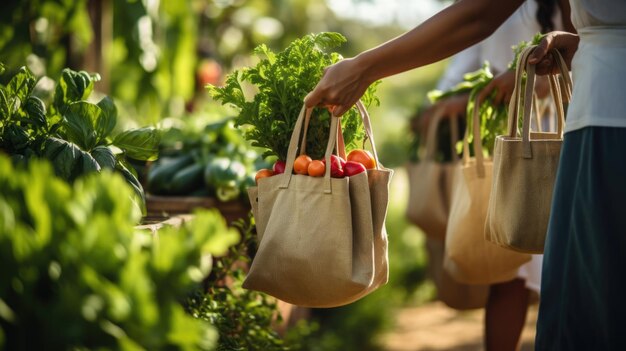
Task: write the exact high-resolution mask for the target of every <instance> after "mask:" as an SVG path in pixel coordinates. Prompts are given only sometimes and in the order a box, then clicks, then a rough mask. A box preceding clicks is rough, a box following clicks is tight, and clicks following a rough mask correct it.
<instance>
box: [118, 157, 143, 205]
mask: <svg viewBox="0 0 626 351" xmlns="http://www.w3.org/2000/svg"><path fill="white" fill-rule="evenodd" d="M115 169H117V170H118V171H119V172H120V173H121V174H122V175H123V176H124V179H126V181H127V182H128V184H130V185H131V186H132V187H133V190H134V191H135V194H136V195H137V197H138V198H139V200H140V203H139V207H140V208H141V213H142V214H143V215H144V216H145V215H146V193H145V192H144V190H143V186H141V183H139V180H138V179H137V177H136V176H135V175H134V174H133V173H132V172H131V171H130V170H129V169H128V168H126V167H125V166H124V165H123V164H122V163H121V162H118V163H117V164H116V165H115Z"/></svg>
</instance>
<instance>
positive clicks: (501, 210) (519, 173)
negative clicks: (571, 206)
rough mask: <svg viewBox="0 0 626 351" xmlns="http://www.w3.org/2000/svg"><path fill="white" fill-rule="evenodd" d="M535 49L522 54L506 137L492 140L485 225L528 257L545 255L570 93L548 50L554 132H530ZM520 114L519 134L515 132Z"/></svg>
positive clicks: (492, 236)
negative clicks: (555, 72) (531, 61)
mask: <svg viewBox="0 0 626 351" xmlns="http://www.w3.org/2000/svg"><path fill="white" fill-rule="evenodd" d="M534 49H535V46H531V47H528V48H526V49H525V50H524V51H523V52H522V54H521V55H520V59H519V61H518V64H517V69H516V76H515V90H514V91H513V97H512V98H511V103H510V105H509V123H508V134H507V135H500V136H498V137H497V138H496V142H495V148H494V162H493V168H494V169H493V182H492V188H491V194H490V199H489V209H488V211H487V220H486V222H485V236H486V238H487V240H489V241H491V242H493V243H495V244H498V245H500V246H503V247H505V248H508V249H511V250H515V251H520V252H526V253H542V252H543V248H544V242H545V237H546V233H547V228H548V221H549V217H550V206H551V201H552V189H553V187H554V180H555V178H556V172H557V168H558V164H559V157H560V151H561V144H562V142H563V124H564V123H565V109H566V105H567V103H569V100H570V99H571V88H572V83H571V80H570V77H569V72H568V70H567V66H565V63H564V61H563V58H562V57H561V55H560V54H559V52H558V51H557V50H552V51H551V52H550V53H551V55H553V57H554V58H555V60H556V61H557V63H558V64H559V68H560V76H559V75H549V77H548V78H549V81H550V91H551V93H552V98H553V100H554V102H555V103H556V112H557V131H556V133H537V132H531V130H530V115H531V110H532V108H531V106H532V103H533V89H534V82H535V66H534V65H530V64H528V58H529V56H530V53H531V52H532V51H533V50H534ZM524 72H525V73H526V76H525V77H524V75H523V73H524ZM559 78H560V79H559ZM524 79H525V81H526V82H525V84H524ZM520 115H521V116H522V129H521V131H518V129H519V127H518V121H519V118H520Z"/></svg>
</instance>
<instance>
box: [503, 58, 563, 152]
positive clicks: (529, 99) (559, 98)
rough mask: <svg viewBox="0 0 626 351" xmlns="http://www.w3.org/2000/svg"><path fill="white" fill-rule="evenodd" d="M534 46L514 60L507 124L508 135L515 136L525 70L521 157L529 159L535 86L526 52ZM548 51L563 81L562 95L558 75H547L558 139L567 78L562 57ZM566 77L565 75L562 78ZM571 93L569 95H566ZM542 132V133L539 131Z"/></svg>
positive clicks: (532, 69) (533, 72) (532, 66)
mask: <svg viewBox="0 0 626 351" xmlns="http://www.w3.org/2000/svg"><path fill="white" fill-rule="evenodd" d="M535 48H536V46H530V47H528V48H526V49H524V51H523V52H522V54H521V55H520V59H519V60H518V63H517V67H516V74H515V89H514V92H513V97H512V99H511V103H510V104H509V123H508V129H509V130H508V136H509V137H512V138H514V137H517V125H518V119H519V114H520V107H522V106H520V105H521V102H522V77H523V73H524V72H526V73H527V74H526V84H525V87H524V100H523V101H524V104H523V107H522V108H523V121H522V135H521V137H522V149H523V151H522V154H523V155H522V156H523V157H524V158H532V148H531V145H530V140H531V132H530V115H531V113H532V107H533V100H534V86H535V66H534V65H531V64H529V63H528V59H529V57H530V54H531V53H532V52H533V50H534V49H535ZM550 53H551V54H552V55H554V57H555V58H556V60H557V64H558V65H559V70H560V71H561V76H563V81H564V89H563V90H565V92H564V94H563V93H562V92H561V89H560V87H559V85H560V84H559V83H558V78H557V76H556V75H554V74H550V75H549V81H550V92H551V94H552V97H553V99H554V101H555V104H556V108H557V133H556V136H557V137H558V138H562V137H563V125H564V123H565V112H564V103H563V95H565V98H566V99H568V98H569V96H568V94H571V80H570V79H569V73H568V71H567V69H566V66H565V62H564V60H563V59H562V57H561V55H560V53H559V52H558V51H557V50H551V51H550ZM565 76H567V77H565ZM570 96H571V95H570ZM539 134H544V133H539Z"/></svg>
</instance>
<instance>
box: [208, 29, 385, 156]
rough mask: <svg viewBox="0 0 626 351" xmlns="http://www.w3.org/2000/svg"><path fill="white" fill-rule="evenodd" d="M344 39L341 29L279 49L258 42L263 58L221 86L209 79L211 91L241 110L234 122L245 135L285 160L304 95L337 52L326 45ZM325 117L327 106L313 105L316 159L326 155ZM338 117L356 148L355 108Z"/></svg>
mask: <svg viewBox="0 0 626 351" xmlns="http://www.w3.org/2000/svg"><path fill="white" fill-rule="evenodd" d="M345 41H346V39H345V37H344V36H342V35H341V34H339V33H331V32H324V33H319V34H310V35H307V36H304V37H303V38H300V39H296V40H294V41H293V42H292V43H291V44H290V45H289V46H288V47H287V48H286V49H285V50H284V51H281V52H279V53H277V54H276V53H274V52H273V51H271V50H270V49H269V48H268V47H267V46H265V45H261V46H259V47H257V48H256V49H255V54H256V55H257V56H259V58H260V59H261V60H260V61H259V63H258V64H257V65H256V66H254V67H247V68H245V69H242V70H237V71H234V72H232V73H231V74H230V75H229V76H228V77H227V78H226V83H225V85H224V86H223V87H219V88H218V87H216V86H212V85H209V86H208V89H209V92H210V94H211V96H212V97H213V98H214V99H216V100H218V101H221V102H222V104H231V105H233V106H235V107H237V108H238V109H239V110H240V114H239V115H238V116H237V118H236V119H235V122H236V125H237V126H244V127H247V128H245V129H244V131H245V134H244V135H245V137H246V138H247V139H248V140H251V141H252V145H253V146H257V147H261V148H263V149H266V150H267V151H266V153H265V155H266V156H267V155H275V156H277V157H278V158H279V159H282V160H284V159H286V156H287V149H288V147H289V140H290V139H291V133H292V131H293V128H294V125H295V122H296V119H297V117H298V115H299V113H300V110H301V108H302V105H303V100H304V97H305V96H306V94H308V93H309V92H310V91H311V90H313V88H314V87H315V85H316V84H317V82H318V81H319V79H320V78H321V76H322V74H323V71H324V68H325V67H326V66H328V65H330V64H332V63H334V62H337V61H338V60H339V59H340V58H341V57H340V55H339V54H337V53H330V54H328V53H326V52H325V51H327V50H329V49H332V48H334V47H337V46H338V45H340V44H342V43H343V42H345ZM242 82H248V83H250V84H252V85H254V86H255V87H256V88H257V89H258V92H257V93H256V94H255V95H254V98H253V100H252V101H247V100H246V96H245V92H244V87H243V86H242ZM375 86H376V84H373V85H372V86H371V87H370V88H369V89H368V91H367V92H366V93H365V95H364V96H363V102H364V103H365V104H366V105H367V106H369V105H370V104H371V103H372V102H375V103H377V102H378V100H377V99H376V98H375V97H374V95H373V94H374V90H375ZM329 121H330V113H329V112H328V111H327V110H325V109H316V110H314V111H313V115H312V118H311V122H310V125H309V130H308V135H307V144H306V151H307V154H308V155H309V156H311V157H312V158H314V159H320V158H322V157H323V155H324V151H325V149H326V144H327V140H328V130H329ZM341 121H342V127H343V133H344V138H345V142H346V147H347V149H351V148H356V147H357V141H359V140H362V139H363V129H362V126H361V121H360V118H359V115H358V112H357V110H356V108H353V109H352V110H350V111H349V112H348V113H346V114H345V115H344V116H343V118H342V119H341Z"/></svg>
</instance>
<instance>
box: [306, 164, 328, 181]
mask: <svg viewBox="0 0 626 351" xmlns="http://www.w3.org/2000/svg"><path fill="white" fill-rule="evenodd" d="M308 171H309V175H310V176H311V177H322V176H323V175H324V172H326V165H325V164H324V162H322V161H320V160H313V161H311V163H309V168H308Z"/></svg>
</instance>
